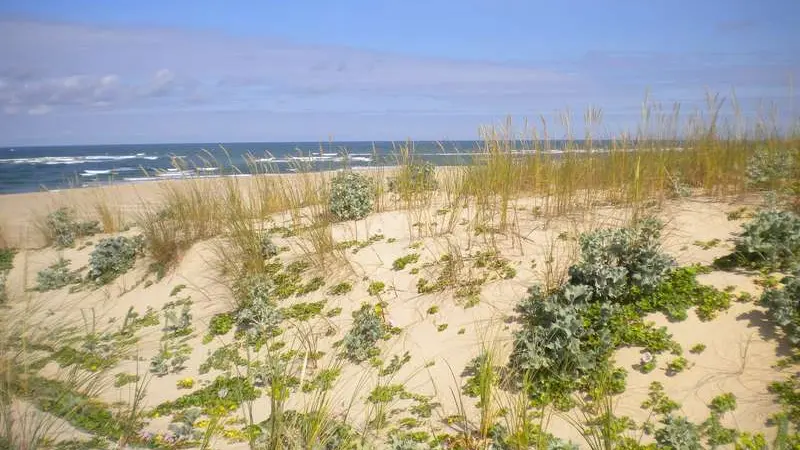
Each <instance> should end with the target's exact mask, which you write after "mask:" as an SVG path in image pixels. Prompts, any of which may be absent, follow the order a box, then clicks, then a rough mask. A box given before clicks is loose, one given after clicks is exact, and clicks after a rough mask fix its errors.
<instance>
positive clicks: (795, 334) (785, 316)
mask: <svg viewBox="0 0 800 450" xmlns="http://www.w3.org/2000/svg"><path fill="white" fill-rule="evenodd" d="M782 284H783V288H782V289H778V288H770V289H767V290H765V291H764V293H763V294H762V295H761V299H760V300H759V303H760V304H761V305H762V306H765V307H766V308H767V314H768V315H769V318H770V319H772V320H773V321H774V322H775V323H776V324H777V325H778V326H779V327H780V328H781V329H782V330H783V332H784V334H785V335H786V338H787V339H788V340H789V342H791V343H792V344H793V345H795V346H797V345H799V344H800V272H798V273H796V274H795V275H793V276H790V277H786V278H784V279H783V280H782Z"/></svg>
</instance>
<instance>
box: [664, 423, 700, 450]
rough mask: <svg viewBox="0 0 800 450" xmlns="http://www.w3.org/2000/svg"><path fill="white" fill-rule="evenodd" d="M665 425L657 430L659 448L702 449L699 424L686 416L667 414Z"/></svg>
mask: <svg viewBox="0 0 800 450" xmlns="http://www.w3.org/2000/svg"><path fill="white" fill-rule="evenodd" d="M662 423H663V425H664V426H663V427H662V428H659V429H658V430H656V436H655V437H656V443H658V448H669V449H673V450H702V449H703V446H702V445H701V444H700V436H699V433H698V432H697V426H695V425H694V424H693V423H691V422H689V420H688V419H687V418H686V417H674V416H671V415H669V416H667V417H666V418H664V420H663V421H662Z"/></svg>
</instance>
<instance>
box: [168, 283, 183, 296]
mask: <svg viewBox="0 0 800 450" xmlns="http://www.w3.org/2000/svg"><path fill="white" fill-rule="evenodd" d="M184 289H186V285H185V284H179V285H177V286H175V287H174V288H172V290H171V291H170V292H169V296H170V297H175V296H176V295H178V294H180V293H181V291H182V290H184Z"/></svg>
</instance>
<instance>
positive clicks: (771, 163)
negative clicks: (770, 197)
mask: <svg viewBox="0 0 800 450" xmlns="http://www.w3.org/2000/svg"><path fill="white" fill-rule="evenodd" d="M792 156H793V155H792V152H791V151H786V150H779V149H767V148H760V149H758V150H757V151H756V152H755V153H754V154H753V155H752V156H751V157H750V158H749V159H748V160H747V168H746V169H745V175H746V177H747V184H748V185H749V186H750V187H752V188H755V189H778V188H780V187H782V186H783V185H784V184H785V183H786V182H787V180H789V179H790V178H791V175H792V171H793V169H794V159H793V158H792Z"/></svg>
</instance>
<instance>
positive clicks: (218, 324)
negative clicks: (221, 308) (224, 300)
mask: <svg viewBox="0 0 800 450" xmlns="http://www.w3.org/2000/svg"><path fill="white" fill-rule="evenodd" d="M233 325H234V318H233V316H232V315H231V314H229V313H221V314H216V315H215V316H214V317H212V318H211V320H210V321H209V323H208V333H209V334H210V335H212V336H222V335H224V334H228V332H229V331H231V329H232V328H233Z"/></svg>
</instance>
